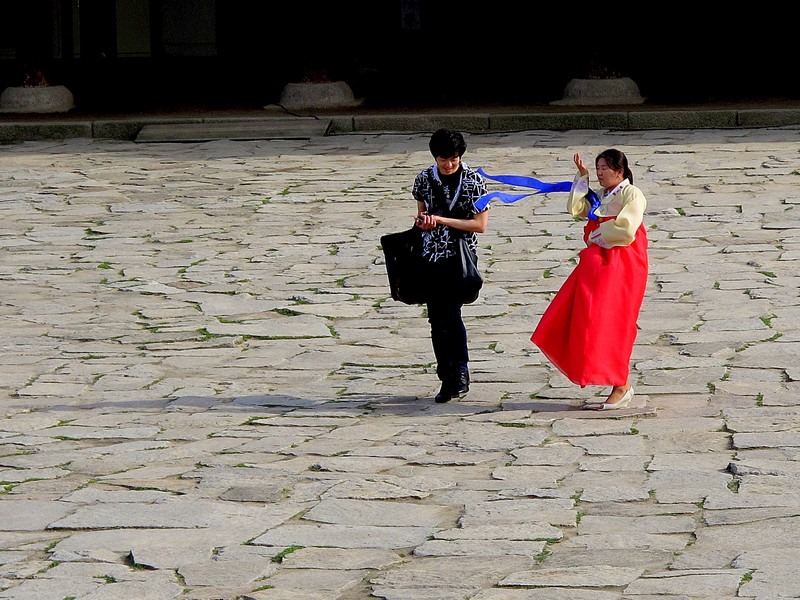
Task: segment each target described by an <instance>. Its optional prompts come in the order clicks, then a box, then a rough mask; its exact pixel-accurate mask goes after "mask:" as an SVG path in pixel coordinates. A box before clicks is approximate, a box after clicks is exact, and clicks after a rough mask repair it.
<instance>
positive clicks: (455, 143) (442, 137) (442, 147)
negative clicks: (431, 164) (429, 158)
mask: <svg viewBox="0 0 800 600" xmlns="http://www.w3.org/2000/svg"><path fill="white" fill-rule="evenodd" d="M429 146H430V149H431V154H433V157H434V158H437V157H441V158H453V157H454V156H458V157H459V158H461V157H462V156H464V152H466V151H467V142H465V141H464V136H463V135H461V133H459V132H458V131H453V130H452V129H438V130H436V131H435V132H434V133H433V135H432V136H431V141H430V144H429Z"/></svg>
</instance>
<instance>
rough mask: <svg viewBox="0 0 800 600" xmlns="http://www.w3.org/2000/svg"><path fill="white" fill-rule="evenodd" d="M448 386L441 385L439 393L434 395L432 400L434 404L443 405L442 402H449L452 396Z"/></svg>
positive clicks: (445, 384)
mask: <svg viewBox="0 0 800 600" xmlns="http://www.w3.org/2000/svg"><path fill="white" fill-rule="evenodd" d="M450 390H451V388H450V386H448V385H447V383H443V384H442V389H440V390H439V393H438V394H436V397H435V398H434V399H433V401H434V402H436V403H437V404H443V403H444V402H450V399H451V398H452V397H453V395H452V394H451V393H450Z"/></svg>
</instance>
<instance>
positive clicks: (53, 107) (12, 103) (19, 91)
mask: <svg viewBox="0 0 800 600" xmlns="http://www.w3.org/2000/svg"><path fill="white" fill-rule="evenodd" d="M73 108H75V100H74V98H73V96H72V92H70V91H69V90H68V89H67V88H66V87H64V86H63V85H45V86H39V87H7V88H6V89H5V90H3V93H2V94H0V112H14V113H60V112H67V111H69V110H71V109H73Z"/></svg>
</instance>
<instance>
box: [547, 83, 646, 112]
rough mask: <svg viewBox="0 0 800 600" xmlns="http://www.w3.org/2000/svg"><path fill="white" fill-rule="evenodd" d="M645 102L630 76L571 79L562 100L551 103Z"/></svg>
mask: <svg viewBox="0 0 800 600" xmlns="http://www.w3.org/2000/svg"><path fill="white" fill-rule="evenodd" d="M642 102H644V98H642V96H641V94H640V93H639V86H638V85H636V82H634V81H633V79H631V78H630V77H616V78H613V79H571V80H570V81H569V82H568V83H567V85H566V87H565V88H564V96H563V98H562V99H561V100H554V101H553V102H551V103H550V104H554V105H560V106H569V105H575V106H581V105H584V106H589V105H601V104H641V103H642Z"/></svg>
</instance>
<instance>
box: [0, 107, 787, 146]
mask: <svg viewBox="0 0 800 600" xmlns="http://www.w3.org/2000/svg"><path fill="white" fill-rule="evenodd" d="M273 118H275V117H273V116H269V115H265V116H263V117H261V116H248V117H218V118H202V117H142V118H136V117H120V118H118V119H114V118H102V119H85V120H83V119H75V118H63V117H62V118H59V117H53V118H52V119H47V120H25V119H24V118H20V119H19V120H8V121H0V143H10V142H19V141H34V140H57V139H69V138H96V139H115V140H129V141H130V140H134V139H135V138H136V136H137V135H138V134H139V132H140V131H141V129H142V127H144V126H145V125H152V124H182V123H197V124H204V123H225V122H230V123H232V122H236V123H241V122H242V121H255V122H261V121H266V120H269V119H273ZM320 118H326V119H330V121H331V127H330V130H329V135H336V134H340V135H344V134H351V133H391V132H432V131H434V130H435V129H438V128H439V127H449V128H453V129H459V130H461V131H464V132H469V133H497V132H503V131H526V130H551V131H567V130H571V129H600V130H631V131H638V130H657V129H726V128H765V127H793V126H797V127H800V108H774V109H770V108H756V109H724V110H636V111H624V110H609V111H591V112H588V111H587V112H551V111H547V112H526V113H508V114H506V113H497V114H495V113H482V112H476V113H468V112H463V111H462V112H458V113H451V112H441V113H417V114H413V113H409V114H357V115H355V114H354V115H320Z"/></svg>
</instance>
